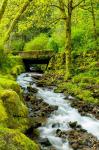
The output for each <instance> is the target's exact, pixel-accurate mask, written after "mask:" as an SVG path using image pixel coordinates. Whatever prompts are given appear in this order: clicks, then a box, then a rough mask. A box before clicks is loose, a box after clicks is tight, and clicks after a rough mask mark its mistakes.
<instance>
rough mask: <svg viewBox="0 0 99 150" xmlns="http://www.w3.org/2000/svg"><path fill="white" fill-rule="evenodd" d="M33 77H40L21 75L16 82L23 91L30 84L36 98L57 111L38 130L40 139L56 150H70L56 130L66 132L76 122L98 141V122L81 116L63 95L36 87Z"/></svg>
mask: <svg viewBox="0 0 99 150" xmlns="http://www.w3.org/2000/svg"><path fill="white" fill-rule="evenodd" d="M33 75H37V76H42V75H41V74H38V73H23V74H21V75H19V76H18V78H17V82H18V83H19V84H20V86H21V87H22V88H24V90H26V88H27V86H28V85H29V84H30V83H31V82H32V85H31V86H32V87H35V88H37V89H38V93H37V97H40V98H42V99H43V100H44V101H45V102H46V103H48V104H49V105H52V106H58V110H56V111H54V112H53V113H51V115H50V117H49V118H48V119H47V122H46V124H45V125H44V126H42V127H40V128H39V130H40V136H41V137H42V138H47V139H48V140H49V141H50V143H51V144H52V145H53V146H54V147H55V148H56V149H57V150H72V148H71V147H70V145H69V142H68V139H66V140H63V139H62V138H60V137H57V136H56V130H57V129H60V130H61V131H68V130H70V127H69V122H75V121H77V123H78V124H79V125H81V126H82V128H83V129H85V130H87V132H88V133H91V134H92V135H93V136H95V137H97V139H99V120H97V119H95V118H94V117H92V116H81V115H80V114H79V112H78V111H77V110H76V109H75V108H72V107H71V106H70V103H69V99H67V100H66V99H65V96H64V94H62V93H54V91H53V89H48V88H46V87H45V88H42V87H37V86H36V82H35V79H33ZM53 124H54V125H55V126H54V127H53Z"/></svg>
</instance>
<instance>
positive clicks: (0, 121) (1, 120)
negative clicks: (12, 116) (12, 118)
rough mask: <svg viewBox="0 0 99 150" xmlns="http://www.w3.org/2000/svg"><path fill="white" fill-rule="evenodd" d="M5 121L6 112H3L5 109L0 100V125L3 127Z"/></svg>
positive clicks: (6, 117)
mask: <svg viewBox="0 0 99 150" xmlns="http://www.w3.org/2000/svg"><path fill="white" fill-rule="evenodd" d="M7 119H8V115H7V112H6V110H5V107H4V106H3V103H2V100H0V125H4V124H5V122H6V120H7Z"/></svg>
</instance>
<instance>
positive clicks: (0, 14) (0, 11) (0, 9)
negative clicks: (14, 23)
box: [0, 0, 8, 20]
mask: <svg viewBox="0 0 99 150" xmlns="http://www.w3.org/2000/svg"><path fill="white" fill-rule="evenodd" d="M7 2H8V0H4V1H3V4H2V6H1V8H0V20H1V19H2V17H3V15H4V12H5V9H6V7H7Z"/></svg>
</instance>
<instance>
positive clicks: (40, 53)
mask: <svg viewBox="0 0 99 150" xmlns="http://www.w3.org/2000/svg"><path fill="white" fill-rule="evenodd" d="M54 54H55V52H54V51H52V50H32V51H27V52H24V51H22V52H19V55H20V56H21V58H22V60H23V62H24V64H25V66H26V68H28V67H29V66H30V65H31V64H47V65H48V63H49V61H50V59H51V57H53V56H54Z"/></svg>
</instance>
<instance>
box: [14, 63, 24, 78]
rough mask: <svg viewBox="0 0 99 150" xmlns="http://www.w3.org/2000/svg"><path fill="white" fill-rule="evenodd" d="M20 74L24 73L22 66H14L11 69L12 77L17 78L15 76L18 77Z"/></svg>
mask: <svg viewBox="0 0 99 150" xmlns="http://www.w3.org/2000/svg"><path fill="white" fill-rule="evenodd" d="M22 72H24V67H23V65H16V66H14V67H13V68H12V69H11V74H12V75H13V76H15V77H16V76H17V75H19V74H21V73H22Z"/></svg>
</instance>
